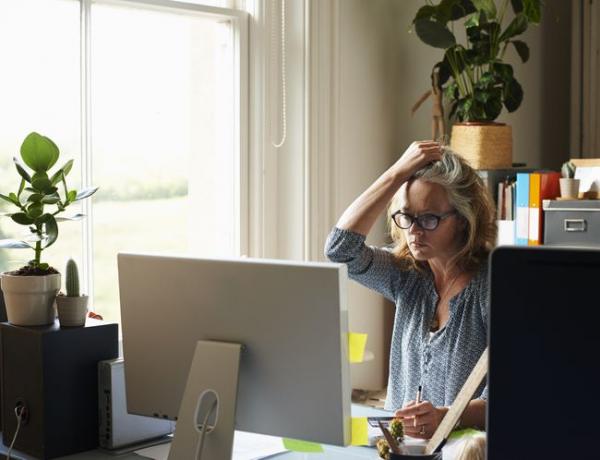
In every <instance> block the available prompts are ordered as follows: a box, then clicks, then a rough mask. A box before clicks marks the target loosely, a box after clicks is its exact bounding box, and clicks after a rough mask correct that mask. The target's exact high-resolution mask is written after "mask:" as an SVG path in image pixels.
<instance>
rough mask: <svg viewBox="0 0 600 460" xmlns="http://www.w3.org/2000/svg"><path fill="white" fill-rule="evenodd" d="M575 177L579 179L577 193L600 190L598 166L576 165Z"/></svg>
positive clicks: (599, 169)
mask: <svg viewBox="0 0 600 460" xmlns="http://www.w3.org/2000/svg"><path fill="white" fill-rule="evenodd" d="M575 179H579V180H580V181H581V182H580V183H579V193H583V192H600V166H578V167H577V168H575Z"/></svg>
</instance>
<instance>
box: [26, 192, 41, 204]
mask: <svg viewBox="0 0 600 460" xmlns="http://www.w3.org/2000/svg"><path fill="white" fill-rule="evenodd" d="M42 198H44V195H43V194H41V193H32V194H31V195H29V196H28V197H27V201H29V202H30V203H39V202H40V201H42Z"/></svg>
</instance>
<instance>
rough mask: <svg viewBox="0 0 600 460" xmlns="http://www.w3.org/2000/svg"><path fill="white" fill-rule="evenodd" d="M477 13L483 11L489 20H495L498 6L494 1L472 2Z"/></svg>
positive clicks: (477, 0)
mask: <svg viewBox="0 0 600 460" xmlns="http://www.w3.org/2000/svg"><path fill="white" fill-rule="evenodd" d="M471 1H472V2H473V5H474V6H475V8H476V9H477V11H483V12H484V13H485V14H486V16H487V17H488V18H495V17H496V14H497V11H496V4H495V3H494V0H471Z"/></svg>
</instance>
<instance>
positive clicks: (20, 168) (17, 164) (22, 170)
mask: <svg viewBox="0 0 600 460" xmlns="http://www.w3.org/2000/svg"><path fill="white" fill-rule="evenodd" d="M13 161H14V162H15V167H16V168H17V172H18V173H19V175H20V176H21V177H22V178H23V179H25V180H26V181H27V182H31V176H30V175H29V173H28V172H27V171H26V170H25V168H24V167H23V165H22V164H21V163H20V162H19V160H17V159H16V158H13Z"/></svg>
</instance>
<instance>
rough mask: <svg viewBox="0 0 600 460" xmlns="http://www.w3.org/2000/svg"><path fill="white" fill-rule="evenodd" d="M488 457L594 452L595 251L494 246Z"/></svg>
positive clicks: (598, 361) (597, 367) (598, 296)
mask: <svg viewBox="0 0 600 460" xmlns="http://www.w3.org/2000/svg"><path fill="white" fill-rule="evenodd" d="M490 280H491V287H490V328H489V340H490V370H489V374H488V378H489V391H490V394H489V404H488V427H487V429H488V459H489V460H500V459H502V460H505V459H515V460H518V459H534V458H544V459H565V458H600V452H599V451H598V447H597V445H596V442H595V441H596V439H598V436H599V428H600V327H599V323H598V318H599V317H600V315H599V312H600V251H599V250H581V249H563V248H548V247H538V248H515V247H504V248H498V249H497V250H496V251H495V252H494V253H493V254H492V257H491V270H490Z"/></svg>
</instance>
